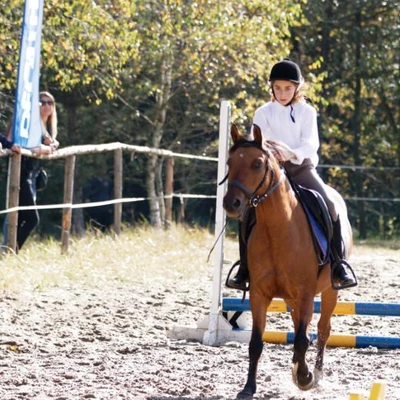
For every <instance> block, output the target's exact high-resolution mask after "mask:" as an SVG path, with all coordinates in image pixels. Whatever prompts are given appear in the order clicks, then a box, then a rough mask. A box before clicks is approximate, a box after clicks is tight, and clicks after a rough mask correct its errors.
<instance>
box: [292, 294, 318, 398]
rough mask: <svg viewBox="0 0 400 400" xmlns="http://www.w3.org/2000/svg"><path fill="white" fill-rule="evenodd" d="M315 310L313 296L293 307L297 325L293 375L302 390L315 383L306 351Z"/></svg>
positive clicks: (293, 316) (294, 319)
mask: <svg viewBox="0 0 400 400" xmlns="http://www.w3.org/2000/svg"><path fill="white" fill-rule="evenodd" d="M313 311H314V302H313V298H310V299H307V300H304V301H303V304H301V305H299V306H298V307H296V308H294V309H292V318H293V322H294V326H295V337H294V346H293V351H294V354H293V366H292V376H293V381H294V383H295V384H296V385H297V386H298V387H299V389H301V390H308V389H310V388H311V387H312V386H313V384H314V377H313V374H312V372H311V371H310V370H309V369H308V365H307V361H306V352H307V350H308V347H309V345H310V339H309V337H308V335H307V328H308V325H309V324H310V321H311V318H312V315H313Z"/></svg>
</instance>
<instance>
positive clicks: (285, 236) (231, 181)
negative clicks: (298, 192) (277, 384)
mask: <svg viewBox="0 0 400 400" xmlns="http://www.w3.org/2000/svg"><path fill="white" fill-rule="evenodd" d="M253 134H254V140H246V139H245V137H244V136H242V135H241V134H240V132H239V131H238V129H237V128H236V127H235V126H234V125H233V126H232V128H231V137H232V139H233V143H234V144H233V146H232V147H231V149H230V151H229V160H228V167H229V172H228V190H227V193H226V195H225V197H224V203H223V204H224V208H225V210H226V212H227V215H228V216H229V217H231V218H235V219H239V220H241V219H243V217H244V215H245V214H246V211H247V210H248V207H256V208H255V213H256V224H255V226H254V228H253V230H252V232H251V235H250V237H249V240H248V244H247V246H248V247H247V261H248V268H249V275H250V304H251V313H252V317H253V327H252V334H251V339H250V344H249V358H250V363H249V371H248V377H247V382H246V385H245V386H244V389H243V390H242V391H241V392H240V393H239V394H238V396H237V398H238V399H247V398H252V396H253V394H254V393H255V392H256V374H257V366H258V361H259V358H260V356H261V352H262V349H263V341H262V335H263V332H264V330H265V326H266V310H267V307H268V306H269V304H270V303H271V301H272V299H273V298H274V297H279V298H282V299H284V301H285V302H286V303H287V304H288V306H289V307H290V308H291V316H292V320H293V324H294V331H295V339H294V349H293V351H294V354H293V365H292V377H293V380H294V382H295V384H297V386H298V387H299V388H300V389H302V390H307V389H310V388H311V387H312V386H313V385H314V383H315V381H318V379H319V378H321V377H322V366H323V357H324V350H325V347H326V342H327V340H328V338H329V335H330V330H331V324H330V320H331V315H332V312H333V309H334V308H335V306H336V302H337V291H335V290H333V289H332V287H331V279H330V265H329V264H326V265H324V266H323V267H322V269H321V270H320V269H319V268H318V261H317V256H316V254H315V250H314V245H313V242H312V237H311V234H310V231H309V227H308V222H307V220H306V216H305V213H304V211H303V208H302V207H301V205H300V204H299V202H298V200H297V198H296V196H295V194H294V192H293V190H292V189H291V187H290V184H289V182H288V180H287V179H286V176H285V173H284V171H283V170H282V169H281V168H280V164H279V162H278V161H277V158H276V156H277V157H278V158H279V157H280V156H282V155H283V154H284V153H285V152H287V151H290V149H288V148H286V147H285V146H284V145H282V144H278V143H276V142H270V141H265V142H263V139H262V134H261V131H260V128H259V127H258V126H256V125H254V129H253ZM329 190H332V191H333V189H331V188H330V189H329ZM335 199H337V201H336V206H337V208H338V211H339V215H340V216H341V220H342V227H343V228H342V230H343V232H342V236H343V241H344V244H345V248H346V256H348V255H349V252H350V250H351V247H352V235H351V227H350V224H349V222H348V220H347V212H346V206H345V204H344V201H343V199H341V197H340V196H339V194H338V193H337V192H335ZM318 293H321V316H320V319H319V322H318V341H317V358H316V363H315V370H314V374H315V378H314V375H313V373H312V372H311V371H310V370H309V368H308V365H307V362H306V351H307V349H308V347H309V344H310V340H309V337H308V334H307V329H308V326H309V323H310V321H311V318H312V316H313V311H314V297H315V295H317V294H318Z"/></svg>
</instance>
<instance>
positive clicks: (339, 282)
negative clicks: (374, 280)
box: [331, 218, 357, 290]
mask: <svg viewBox="0 0 400 400" xmlns="http://www.w3.org/2000/svg"><path fill="white" fill-rule="evenodd" d="M332 225H333V237H332V242H331V247H332V255H333V260H332V261H331V279H332V287H333V289H336V290H340V289H347V288H351V287H354V286H357V279H356V276H355V274H354V272H353V269H352V268H351V266H350V265H349V264H348V263H347V262H346V261H345V260H344V258H343V249H342V232H341V228H340V219H339V218H338V219H337V221H333V222H332Z"/></svg>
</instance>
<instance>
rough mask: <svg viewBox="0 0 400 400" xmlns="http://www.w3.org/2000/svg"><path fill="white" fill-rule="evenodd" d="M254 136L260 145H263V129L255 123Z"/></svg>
mask: <svg viewBox="0 0 400 400" xmlns="http://www.w3.org/2000/svg"><path fill="white" fill-rule="evenodd" d="M253 136H254V140H255V141H256V142H257V143H258V144H259V145H260V146H262V143H263V135H262V133H261V129H260V127H259V126H258V125H256V124H254V125H253Z"/></svg>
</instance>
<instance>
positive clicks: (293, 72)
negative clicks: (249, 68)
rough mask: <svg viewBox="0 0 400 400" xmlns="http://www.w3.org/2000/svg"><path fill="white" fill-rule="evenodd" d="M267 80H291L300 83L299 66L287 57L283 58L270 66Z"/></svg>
mask: <svg viewBox="0 0 400 400" xmlns="http://www.w3.org/2000/svg"><path fill="white" fill-rule="evenodd" d="M269 81H270V82H272V81H291V82H294V83H297V84H300V83H301V81H302V77H301V71H300V67H299V66H298V65H297V64H296V63H295V62H293V61H292V60H290V59H289V58H285V59H284V60H282V61H279V62H278V63H276V64H275V65H274V66H273V67H272V69H271V74H270V76H269Z"/></svg>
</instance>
